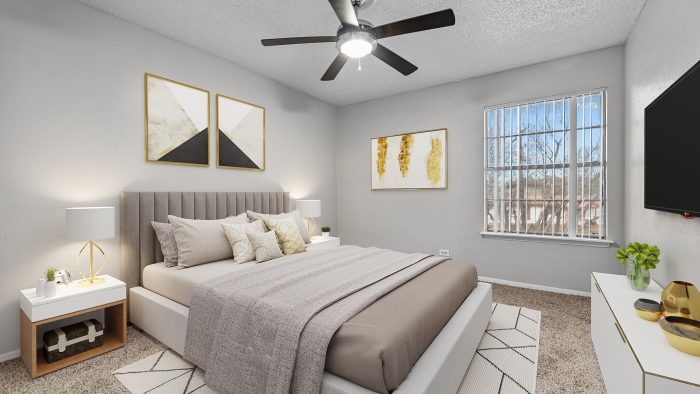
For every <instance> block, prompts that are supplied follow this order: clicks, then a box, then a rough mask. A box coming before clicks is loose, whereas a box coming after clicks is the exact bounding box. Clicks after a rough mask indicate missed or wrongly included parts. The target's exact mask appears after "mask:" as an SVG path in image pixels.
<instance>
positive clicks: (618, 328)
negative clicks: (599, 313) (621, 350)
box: [615, 322, 627, 343]
mask: <svg viewBox="0 0 700 394" xmlns="http://www.w3.org/2000/svg"><path fill="white" fill-rule="evenodd" d="M615 328H617V333H618V334H620V339H622V342H623V343H627V341H626V340H625V334H623V333H622V329H621V328H620V325H618V324H617V322H615Z"/></svg>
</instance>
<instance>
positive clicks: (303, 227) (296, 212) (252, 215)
mask: <svg viewBox="0 0 700 394" xmlns="http://www.w3.org/2000/svg"><path fill="white" fill-rule="evenodd" d="M246 213H247V214H248V217H249V218H250V220H258V219H262V220H263V221H265V220H267V219H284V218H287V217H290V216H293V217H294V221H296V222H297V227H299V234H301V238H303V239H304V242H305V243H307V244H308V243H309V242H311V240H310V239H309V232H308V231H307V230H306V225H305V224H304V219H302V218H301V215H300V214H299V210H296V209H295V210H293V211H292V212H288V213H280V214H278V215H268V214H264V213H257V212H253V211H246ZM270 230H271V229H270Z"/></svg>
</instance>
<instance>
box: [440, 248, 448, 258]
mask: <svg viewBox="0 0 700 394" xmlns="http://www.w3.org/2000/svg"><path fill="white" fill-rule="evenodd" d="M438 255H440V256H442V257H450V250H449V249H440V250H438Z"/></svg>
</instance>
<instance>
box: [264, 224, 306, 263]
mask: <svg viewBox="0 0 700 394" xmlns="http://www.w3.org/2000/svg"><path fill="white" fill-rule="evenodd" d="M263 221H264V222H265V225H266V226H267V228H269V229H270V230H274V231H275V235H277V240H278V241H279V243H280V246H281V247H282V253H284V254H286V255H289V254H295V253H301V252H306V244H305V243H304V238H302V237H301V234H300V233H299V227H298V226H297V222H296V220H295V219H294V217H292V216H288V217H286V218H280V219H277V218H263Z"/></svg>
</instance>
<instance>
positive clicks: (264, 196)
mask: <svg viewBox="0 0 700 394" xmlns="http://www.w3.org/2000/svg"><path fill="white" fill-rule="evenodd" d="M247 209H249V210H251V211H255V212H261V213H271V214H277V213H283V212H289V211H290V210H291V209H290V205H289V193H287V192H122V196H121V209H120V212H121V220H120V232H119V233H120V236H121V276H122V280H123V281H124V282H126V287H127V289H130V288H132V287H136V286H140V285H142V282H141V273H142V271H143V269H144V267H146V266H147V265H149V264H153V263H156V262H159V261H163V254H162V253H161V251H160V244H159V243H158V239H157V238H156V236H155V231H154V230H153V226H151V221H156V222H164V223H167V222H168V215H175V216H180V217H183V218H188V219H222V218H225V217H227V216H231V215H238V214H240V213H243V212H245V211H246V210H247Z"/></svg>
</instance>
